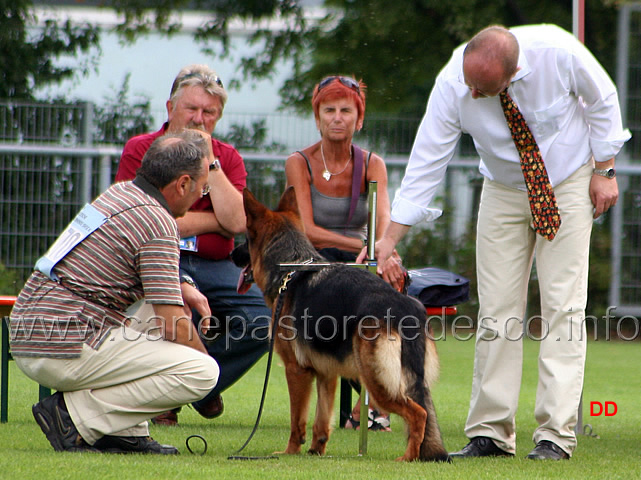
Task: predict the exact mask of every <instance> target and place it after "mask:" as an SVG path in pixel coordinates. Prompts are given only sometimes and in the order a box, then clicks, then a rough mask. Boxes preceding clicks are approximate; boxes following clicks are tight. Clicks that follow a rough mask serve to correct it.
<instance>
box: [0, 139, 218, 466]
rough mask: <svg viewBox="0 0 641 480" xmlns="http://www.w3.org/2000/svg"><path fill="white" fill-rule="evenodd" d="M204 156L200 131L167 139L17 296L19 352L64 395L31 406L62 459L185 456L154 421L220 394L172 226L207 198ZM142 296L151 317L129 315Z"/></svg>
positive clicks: (53, 251)
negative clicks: (158, 432) (157, 435)
mask: <svg viewBox="0 0 641 480" xmlns="http://www.w3.org/2000/svg"><path fill="white" fill-rule="evenodd" d="M209 141H210V140H209ZM207 159H208V150H207V144H206V139H205V136H204V135H202V134H200V133H198V132H196V131H194V130H185V131H183V132H181V133H177V134H172V135H165V136H163V137H160V138H158V139H157V140H156V141H155V142H154V143H153V145H152V146H151V147H150V149H149V151H148V152H147V154H146V155H145V157H144V159H143V162H142V165H141V167H140V168H139V169H138V172H137V176H136V178H135V179H134V180H133V181H130V182H123V183H117V184H115V185H112V186H111V187H110V188H109V189H108V190H107V191H106V192H105V193H103V194H102V195H100V196H99V197H98V198H97V199H96V200H95V201H94V202H93V203H92V204H91V205H87V206H85V208H84V209H83V210H82V211H81V212H80V213H79V214H78V216H77V217H76V218H75V219H74V220H73V222H72V223H71V224H70V226H69V227H67V229H66V230H65V231H64V232H63V233H62V234H61V235H60V237H59V238H58V240H56V242H55V243H54V244H53V246H52V247H51V248H50V249H49V251H48V252H47V253H46V254H45V256H44V257H42V258H41V259H40V260H38V263H37V264H36V269H35V271H34V273H33V274H32V275H31V277H30V278H29V280H28V281H27V283H26V284H25V286H24V288H23V290H22V292H21V293H20V295H19V297H18V300H17V302H16V304H15V306H14V308H13V311H12V313H11V323H10V332H11V338H10V341H11V351H12V355H13V357H14V358H15V361H16V363H17V365H18V367H19V368H20V369H21V370H22V371H23V372H24V373H25V374H26V375H27V376H28V377H30V378H31V379H33V380H35V381H36V382H38V383H40V384H41V385H44V386H47V387H50V388H52V389H55V390H57V392H56V393H55V394H54V395H52V396H50V397H48V398H46V399H44V400H42V401H41V402H40V403H37V404H36V405H34V406H33V415H34V417H35V419H36V422H38V424H39V425H40V428H41V429H42V431H43V432H44V434H45V435H46V436H47V439H48V440H49V442H50V443H51V445H52V446H53V448H54V449H55V450H56V451H75V452H83V451H99V452H110V453H155V454H177V453H178V450H177V449H176V448H174V447H172V446H169V445H161V444H159V443H158V442H156V441H154V440H153V439H151V438H150V437H149V430H148V425H147V420H148V419H150V418H151V417H153V416H155V415H157V414H158V413H160V412H164V411H167V410H170V409H172V408H176V407H179V406H181V405H185V404H188V403H191V402H195V401H197V400H200V399H201V398H203V397H204V396H205V395H206V394H208V393H209V392H210V391H211V390H212V389H213V388H214V387H215V385H216V382H217V380H218V376H219V368H218V365H217V364H216V362H215V360H214V359H212V358H211V357H210V356H209V355H208V354H207V350H206V349H205V347H204V346H203V344H202V342H201V340H200V337H199V334H198V332H197V331H196V328H195V327H194V325H193V323H192V322H191V320H190V315H191V312H190V311H189V310H188V309H187V310H186V309H185V308H184V307H183V301H182V296H181V291H180V281H179V275H178V268H179V260H180V252H179V248H178V241H179V234H178V228H177V225H176V220H175V219H176V218H178V217H181V216H182V215H184V214H185V213H186V212H187V210H188V209H189V207H190V206H191V205H192V204H193V203H194V201H195V200H196V199H197V198H199V197H200V196H201V195H202V194H203V192H206V191H207V190H208V185H207V176H208V171H209V165H208V161H207ZM143 297H144V299H145V302H146V303H147V304H150V306H151V307H153V314H152V315H150V317H149V318H140V317H138V318H130V317H128V316H127V309H128V308H129V307H131V306H132V305H133V304H134V303H136V302H137V301H139V300H140V299H142V298H143ZM200 303H202V304H203V305H205V307H202V308H204V309H207V308H208V307H207V306H206V305H207V302H206V301H203V302H200ZM143 310H144V309H143ZM200 313H201V314H202V315H203V318H204V319H205V320H204V321H203V322H201V325H200V326H201V328H203V329H205V328H207V327H208V321H207V320H206V319H207V318H208V316H209V315H210V312H208V311H206V310H204V311H202V312H200Z"/></svg>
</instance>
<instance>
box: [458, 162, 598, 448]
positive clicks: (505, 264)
mask: <svg viewBox="0 0 641 480" xmlns="http://www.w3.org/2000/svg"><path fill="white" fill-rule="evenodd" d="M591 177H592V165H591V164H587V165H585V166H584V167H582V168H581V169H579V170H578V171H577V172H575V173H574V174H573V175H572V176H571V177H570V178H568V179H567V180H566V181H564V182H563V183H562V184H560V185H558V186H557V187H556V188H555V189H554V191H555V195H556V198H557V202H558V204H559V209H560V213H561V222H562V224H561V227H560V229H559V232H558V234H557V236H556V238H555V239H554V240H553V241H551V242H550V241H548V240H545V239H544V238H543V237H541V236H539V235H536V234H535V233H534V231H533V230H532V228H531V226H530V223H531V215H530V208H529V204H528V200H527V194H526V193H525V192H521V191H518V190H514V189H511V188H507V187H505V186H503V185H500V184H498V183H496V182H492V181H490V180H487V179H486V180H485V183H484V185H483V193H482V196H481V204H480V210H479V218H478V227H477V274H478V293H479V303H480V310H479V319H478V320H479V323H478V331H477V338H476V350H475V357H474V376H473V382H472V396H471V400H470V410H469V414H468V418H467V422H466V426H465V434H466V435H467V436H468V437H469V438H473V437H476V436H486V437H490V438H492V439H493V440H494V441H495V443H496V444H497V445H498V446H499V447H500V448H502V449H503V450H505V451H507V452H510V453H514V452H515V449H516V425H515V415H516V410H517V405H518V399H519V391H520V386H521V374H522V368H523V343H522V342H523V336H524V335H526V336H529V337H530V338H533V339H534V340H535V341H537V342H538V343H539V344H540V347H539V359H538V373H539V378H538V387H537V393H536V405H535V411H534V415H535V418H536V420H537V423H538V428H537V429H536V430H535V432H534V435H533V440H534V443H538V442H540V441H541V440H549V441H552V442H554V443H556V444H557V445H559V446H560V447H561V448H562V449H563V450H564V451H566V452H567V453H568V454H570V455H571V454H572V452H573V450H574V448H575V447H576V436H575V434H574V427H575V425H576V422H577V411H578V406H579V402H580V399H581V393H582V388H583V373H584V366H585V355H586V334H585V324H584V318H585V305H586V301H587V277H588V259H589V247H590V234H591V230H592V215H593V207H592V203H591V201H590V196H589V184H590V179H591ZM533 259H536V271H537V275H538V281H539V289H540V293H541V324H542V330H541V333H540V335H532V334H530V335H528V332H527V331H526V332H525V334H524V326H526V325H527V324H528V319H527V318H525V314H526V303H527V285H528V280H529V277H530V271H531V268H532V262H533ZM537 314H538V312H531V313H530V315H531V316H532V315H537Z"/></svg>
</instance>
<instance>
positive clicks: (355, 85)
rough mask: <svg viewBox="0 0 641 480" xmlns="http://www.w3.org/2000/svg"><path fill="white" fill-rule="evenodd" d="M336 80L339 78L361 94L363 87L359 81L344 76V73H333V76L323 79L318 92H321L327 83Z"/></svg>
mask: <svg viewBox="0 0 641 480" xmlns="http://www.w3.org/2000/svg"><path fill="white" fill-rule="evenodd" d="M334 80H338V81H339V82H341V83H342V84H343V85H345V86H346V87H347V88H351V89H352V90H354V91H355V92H356V93H358V94H359V95H360V93H361V87H360V85H359V84H358V82H357V81H356V80H354V79H353V78H351V77H343V76H342V75H333V76H331V77H327V78H324V79H322V80H321V81H320V83H319V84H318V90H317V91H316V93H318V92H320V91H321V90H322V89H323V88H325V87H326V86H327V85H329V84H330V83H332V82H333V81H334Z"/></svg>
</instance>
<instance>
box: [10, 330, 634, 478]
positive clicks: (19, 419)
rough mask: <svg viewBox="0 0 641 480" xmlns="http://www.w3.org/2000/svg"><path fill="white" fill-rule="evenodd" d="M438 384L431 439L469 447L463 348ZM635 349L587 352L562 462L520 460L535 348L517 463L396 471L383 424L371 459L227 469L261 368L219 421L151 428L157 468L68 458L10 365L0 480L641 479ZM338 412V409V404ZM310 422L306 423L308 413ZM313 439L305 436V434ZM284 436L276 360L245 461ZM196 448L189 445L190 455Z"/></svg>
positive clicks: (445, 352)
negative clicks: (201, 450)
mask: <svg viewBox="0 0 641 480" xmlns="http://www.w3.org/2000/svg"><path fill="white" fill-rule="evenodd" d="M438 348H439V354H440V358H441V378H440V381H439V383H438V385H436V386H435V388H434V389H433V394H434V401H435V404H436V408H437V413H438V416H439V422H440V425H441V430H442V433H443V437H444V440H445V445H446V447H447V449H448V450H450V451H453V450H458V449H459V448H460V447H462V446H463V445H465V444H466V443H467V439H466V438H465V436H464V435H463V425H464V422H465V418H466V415H467V407H468V403H469V395H470V384H471V375H472V363H473V349H474V344H473V341H467V342H464V341H457V340H455V339H453V338H447V339H446V340H445V341H439V342H438ZM640 348H641V345H640V344H639V342H621V341H619V342H606V341H604V340H600V341H596V342H595V341H592V342H591V343H590V344H589V346H588V364H587V371H586V381H585V390H584V397H583V398H584V409H583V412H584V416H583V420H584V423H586V424H587V423H589V424H591V426H592V429H593V433H594V434H596V435H598V438H596V437H592V436H584V435H582V436H580V437H579V446H578V448H577V450H576V452H575V454H574V457H573V458H572V459H571V460H570V461H564V462H535V461H531V460H526V459H525V458H524V457H525V455H527V453H528V452H529V451H530V450H531V449H532V448H533V444H532V440H531V436H532V431H533V429H534V428H535V422H534V418H533V410H534V395H535V390H536V357H537V352H538V345H537V344H536V343H535V342H532V341H528V342H526V348H525V361H524V364H525V366H524V373H523V385H522V389H521V397H520V404H519V411H518V415H517V432H518V447H517V455H516V457H515V458H511V459H506V458H494V459H472V460H457V461H455V462H454V463H452V464H449V465H448V464H432V463H412V464H399V463H397V462H395V461H394V458H396V457H397V456H399V455H401V454H402V453H403V451H404V449H405V430H404V425H403V423H402V421H401V420H400V419H399V418H398V417H394V416H393V417H392V429H393V432H391V433H382V432H376V433H370V435H369V451H368V455H367V456H365V457H359V456H358V455H357V454H358V434H357V432H355V431H352V430H341V429H336V430H335V431H334V433H333V435H332V438H331V440H330V442H329V444H328V447H327V456H326V457H312V456H308V455H299V456H284V455H280V456H278V458H277V459H263V460H228V459H227V457H228V456H229V455H230V454H233V453H234V452H235V451H236V450H237V449H238V448H240V446H241V445H242V444H243V443H244V441H245V440H246V438H247V436H248V435H249V433H250V431H251V428H252V426H253V424H254V421H255V418H256V413H257V410H258V405H259V400H260V393H261V388H262V384H263V379H264V372H265V365H266V361H265V360H263V361H261V362H260V363H259V364H258V365H257V366H256V367H255V368H254V369H253V370H252V371H250V372H249V373H248V374H247V375H246V376H245V377H244V378H243V379H242V380H241V381H240V382H239V383H238V384H237V385H235V386H233V387H232V388H230V389H229V390H228V391H227V392H225V394H224V395H223V397H224V400H225V407H226V410H225V414H224V415H223V416H222V417H220V418H218V419H215V420H205V419H203V418H201V417H200V416H199V415H198V414H197V413H196V412H195V411H194V410H193V409H191V408H190V407H187V408H183V411H182V413H181V414H180V417H179V418H180V426H179V427H177V428H168V427H157V426H153V425H152V426H151V432H152V436H153V437H154V438H155V439H156V440H158V441H160V442H162V443H171V444H173V445H176V446H177V447H178V448H179V450H180V452H181V455H179V456H176V457H171V458H159V457H156V456H143V455H129V456H125V455H99V454H70V453H56V452H54V451H53V449H52V448H51V446H50V445H49V443H48V442H47V440H46V438H45V436H44V435H43V434H42V432H41V431H40V429H39V427H38V426H37V425H36V423H35V421H34V420H33V417H32V416H31V405H32V404H33V403H35V402H36V401H37V392H38V388H37V385H36V384H35V383H33V382H31V381H30V380H28V379H27V378H26V377H24V375H22V373H21V372H20V371H19V370H18V369H17V368H16V366H15V364H14V363H13V362H11V365H10V402H9V423H7V424H2V425H0V478H2V479H5V478H6V479H20V480H24V479H36V478H37V479H45V478H46V479H83V480H85V479H88V478H100V479H117V480H123V479H130V478H131V479H154V480H162V479H181V480H186V479H199V480H202V479H209V478H211V479H214V478H215V479H220V478H223V479H224V478H234V479H261V480H262V479H278V480H284V479H307V478H309V479H323V480H330V479H351V478H359V479H360V478H362V479H365V478H368V479H386V478H390V479H392V478H394V479H396V478H398V479H401V478H402V479H419V478H443V479H464V480H471V479H477V478H480V479H497V478H506V479H521V478H523V479H542V478H550V479H563V480H568V479H585V478H598V479H615V478H621V479H629V478H641V467H640V461H641V453H640V451H639V447H640V446H641V411H640V408H641V402H640V401H639V393H640V390H641V389H640V388H639V387H640V383H641V382H640V378H641V362H640V361H639V360H640V359H641V354H640V352H639V349H640ZM591 401H600V402H602V403H603V402H605V401H613V402H616V403H617V406H618V412H617V414H616V415H615V416H610V417H604V416H600V417H590V408H589V405H590V402H591ZM337 403H338V402H337ZM312 415H313V412H312ZM308 432H309V433H308V436H309V438H310V439H311V428H308ZM192 434H199V435H202V436H204V437H205V438H206V439H207V442H208V443H209V449H208V451H207V453H206V454H205V455H204V456H199V455H192V454H190V453H189V452H188V451H187V449H186V447H185V439H186V437H188V436H189V435H192ZM288 434H289V402H288V395H287V387H286V384H285V379H284V372H283V367H282V365H281V364H280V361H279V359H276V358H275V362H274V368H273V371H272V374H271V379H270V383H269V388H268V394H267V400H266V408H265V412H264V414H263V419H262V421H261V425H260V427H259V430H258V432H257V433H256V435H255V437H254V439H253V440H252V442H251V443H250V444H249V446H248V447H247V448H246V449H245V451H244V452H243V454H245V455H252V456H267V455H270V454H271V453H272V452H274V451H277V450H281V449H283V448H284V447H285V445H286V442H287V438H288ZM194 445H195V444H194Z"/></svg>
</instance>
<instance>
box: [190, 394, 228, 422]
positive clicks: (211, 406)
mask: <svg viewBox="0 0 641 480" xmlns="http://www.w3.org/2000/svg"><path fill="white" fill-rule="evenodd" d="M192 405H193V407H194V409H195V410H196V411H197V412H198V413H200V415H201V416H202V417H205V418H209V419H211V418H216V417H220V416H221V415H222V414H223V411H224V410H225V405H224V404H223V397H222V396H220V395H216V396H215V397H214V398H212V399H211V400H209V401H208V402H207V403H205V404H204V405H203V404H200V405H198V404H195V403H194V404H192Z"/></svg>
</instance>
